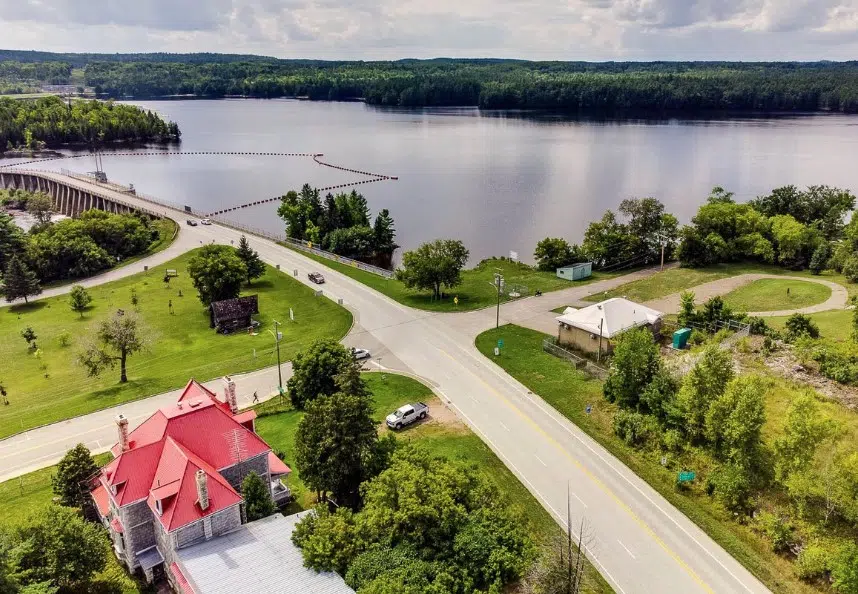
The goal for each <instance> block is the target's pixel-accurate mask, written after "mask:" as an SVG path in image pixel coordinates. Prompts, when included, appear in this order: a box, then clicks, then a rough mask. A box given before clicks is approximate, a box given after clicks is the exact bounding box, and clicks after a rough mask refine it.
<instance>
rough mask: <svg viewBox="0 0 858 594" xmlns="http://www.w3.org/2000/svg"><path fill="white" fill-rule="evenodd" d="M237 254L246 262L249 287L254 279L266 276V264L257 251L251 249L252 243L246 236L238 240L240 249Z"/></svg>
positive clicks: (236, 251)
mask: <svg viewBox="0 0 858 594" xmlns="http://www.w3.org/2000/svg"><path fill="white" fill-rule="evenodd" d="M235 253H236V254H237V255H238V257H239V259H241V261H242V262H244V266H245V268H246V269H247V284H248V285H249V284H250V283H251V282H253V279H256V278H259V277H260V276H262V275H263V274H265V263H263V262H262V259H261V258H260V257H259V254H258V253H256V250H254V249H253V248H252V247H250V242H249V241H247V237H245V236H244V235H242V236H241V239H239V240H238V248H237V249H236V250H235Z"/></svg>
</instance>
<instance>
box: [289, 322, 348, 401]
mask: <svg viewBox="0 0 858 594" xmlns="http://www.w3.org/2000/svg"><path fill="white" fill-rule="evenodd" d="M352 365H354V355H353V354H352V352H351V351H350V350H349V349H347V348H346V347H344V346H343V345H341V344H340V343H338V342H337V341H335V340H332V339H321V340H317V341H316V342H314V343H313V344H312V345H311V346H310V348H308V349H307V350H306V351H303V352H300V353H298V354H297V355H295V358H294V359H293V360H292V377H290V378H289V381H288V383H287V385H286V387H287V389H288V391H289V399H290V400H291V401H292V405H293V406H294V407H295V408H297V409H299V410H300V409H303V408H304V407H305V406H307V405H308V404H309V403H310V402H312V401H314V400H316V399H317V398H319V397H320V396H330V395H331V394H334V393H336V392H338V391H339V390H340V388H339V386H338V385H337V376H338V375H340V374H341V373H343V372H344V371H346V370H348V369H349V367H351V366H352Z"/></svg>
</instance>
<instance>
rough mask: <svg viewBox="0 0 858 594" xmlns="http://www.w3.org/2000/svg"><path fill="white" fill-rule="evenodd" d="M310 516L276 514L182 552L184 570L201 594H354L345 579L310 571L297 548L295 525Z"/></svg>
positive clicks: (196, 590) (180, 552)
mask: <svg viewBox="0 0 858 594" xmlns="http://www.w3.org/2000/svg"><path fill="white" fill-rule="evenodd" d="M308 513H313V512H312V511H308V512H302V513H300V514H294V515H291V516H285V517H284V516H281V515H280V514H275V515H273V516H270V517H268V518H264V519H262V520H257V521H255V522H251V523H249V524H244V525H243V526H242V527H241V528H239V529H238V530H236V531H234V532H231V533H229V534H225V535H223V536H219V537H218V538H214V539H212V540H209V541H206V542H204V543H202V544H198V545H195V546H192V547H188V548H186V549H180V550H179V551H178V566H179V568H180V569H181V573H182V575H183V576H184V578H185V579H186V580H187V584H188V586H189V588H190V591H191V592H193V593H195V594H259V593H261V592H278V593H279V594H310V593H312V594H354V590H352V589H351V588H349V587H348V586H347V585H346V583H345V582H344V581H343V578H341V577H340V576H339V575H337V574H336V573H333V572H325V573H319V572H317V571H315V570H313V569H308V568H307V567H304V559H303V558H302V556H301V549H299V548H298V547H296V546H295V545H294V544H292V531H293V530H294V529H295V524H297V523H298V521H299V520H300V519H301V518H302V517H304V516H305V515H306V514H308Z"/></svg>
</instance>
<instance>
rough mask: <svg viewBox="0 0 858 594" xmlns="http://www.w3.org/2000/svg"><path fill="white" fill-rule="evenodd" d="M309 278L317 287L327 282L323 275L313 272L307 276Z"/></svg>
mask: <svg viewBox="0 0 858 594" xmlns="http://www.w3.org/2000/svg"><path fill="white" fill-rule="evenodd" d="M307 278H309V279H310V280H311V281H313V282H314V283H316V284H317V285H321V284H324V282H325V277H324V276H322V274H321V273H320V272H311V273H310V274H308V275H307Z"/></svg>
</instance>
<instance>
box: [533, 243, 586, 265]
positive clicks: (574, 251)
mask: <svg viewBox="0 0 858 594" xmlns="http://www.w3.org/2000/svg"><path fill="white" fill-rule="evenodd" d="M533 257H534V258H535V259H536V265H537V268H539V269H540V270H545V271H548V272H554V271H555V270H557V269H558V268H562V267H563V266H569V265H570V264H574V263H575V262H577V261H578V248H577V246H573V245H569V242H568V241H566V240H565V239H562V238H560V237H546V238H545V239H543V240H542V241H540V242H539V243H537V244H536V249H535V250H534V252H533Z"/></svg>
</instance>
